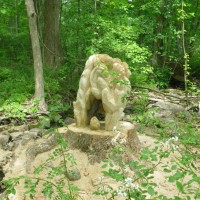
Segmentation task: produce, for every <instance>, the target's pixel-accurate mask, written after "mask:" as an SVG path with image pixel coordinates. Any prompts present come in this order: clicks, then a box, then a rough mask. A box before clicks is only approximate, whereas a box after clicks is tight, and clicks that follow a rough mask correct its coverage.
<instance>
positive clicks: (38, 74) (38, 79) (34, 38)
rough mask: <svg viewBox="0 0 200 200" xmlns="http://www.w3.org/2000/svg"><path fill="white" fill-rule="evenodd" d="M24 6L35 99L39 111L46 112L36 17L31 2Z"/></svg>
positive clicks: (26, 1) (31, 0)
mask: <svg viewBox="0 0 200 200" xmlns="http://www.w3.org/2000/svg"><path fill="white" fill-rule="evenodd" d="M25 4H26V9H27V14H28V19H29V29H30V35H31V43H32V51H33V60H34V75H35V99H37V100H39V105H38V108H39V110H40V111H44V112H45V111H46V110H47V105H46V103H45V98H44V80H43V64H42V56H41V49H40V43H39V34H38V27H37V16H36V12H35V8H34V3H33V0H25Z"/></svg>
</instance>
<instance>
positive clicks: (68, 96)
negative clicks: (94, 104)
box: [0, 0, 200, 109]
mask: <svg viewBox="0 0 200 200" xmlns="http://www.w3.org/2000/svg"><path fill="white" fill-rule="evenodd" d="M33 3H34V8H35V12H36V20H37V28H38V33H39V42H40V48H41V52H42V53H41V55H42V63H43V70H44V82H45V83H44V85H45V86H44V89H45V98H46V101H47V104H48V105H53V104H57V105H59V106H60V107H62V106H63V108H62V109H64V107H65V106H64V105H66V104H68V105H69V104H70V102H72V100H73V99H74V98H75V96H76V91H77V88H78V81H79V78H80V75H81V73H82V71H83V69H84V65H85V62H86V60H87V59H88V57H89V56H90V55H92V54H99V53H103V54H108V55H110V56H112V57H119V58H120V59H121V60H123V61H125V62H127V63H128V65H129V67H130V70H131V72H132V75H131V83H132V85H133V86H134V85H135V86H136V85H140V86H141V85H143V86H148V87H154V88H155V87H157V88H159V89H163V88H168V87H178V88H182V89H185V90H187V91H186V92H188V91H193V92H198V91H199V89H198V84H199V79H200V67H199V65H200V5H199V4H200V2H199V0H184V1H183V0H174V1H166V0H152V1H147V0H142V1H141V0H112V1H110V0H87V1H86V0H76V1H75V0H63V1H61V0H34V1H33ZM29 28H30V26H29V24H28V17H27V10H26V6H25V2H24V1H23V0H9V1H8V0H5V1H2V2H1V6H0V59H1V62H0V97H1V98H0V105H1V106H2V107H3V108H5V107H6V106H7V105H8V104H9V105H11V104H12V103H14V106H15V107H16V106H19V105H18V103H19V104H20V103H21V102H25V101H26V100H28V99H31V98H32V97H33V95H34V68H33V56H32V47H31V37H30V32H29Z"/></svg>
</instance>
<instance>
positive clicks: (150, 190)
mask: <svg viewBox="0 0 200 200" xmlns="http://www.w3.org/2000/svg"><path fill="white" fill-rule="evenodd" d="M147 192H148V193H149V194H150V195H154V194H156V192H155V191H154V189H153V188H152V187H151V186H150V187H148V188H147Z"/></svg>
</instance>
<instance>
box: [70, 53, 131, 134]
mask: <svg viewBox="0 0 200 200" xmlns="http://www.w3.org/2000/svg"><path fill="white" fill-rule="evenodd" d="M130 75H131V72H130V71H129V69H128V65H127V63H125V62H122V61H121V60H120V59H118V58H112V57H110V56H108V55H106V54H96V55H92V56H90V58H89V59H88V60H87V62H86V65H85V69H84V71H83V73H82V76H81V79H80V82H79V89H78V93H77V99H76V101H75V102H73V106H74V116H75V120H76V126H77V127H86V126H89V124H90V120H91V119H92V118H93V117H94V116H95V114H96V113H97V112H98V110H99V109H101V108H103V111H104V112H105V130H107V131H110V130H113V127H114V126H116V127H117V125H118V123H119V121H120V120H121V119H122V117H123V116H124V113H123V110H124V108H125V105H126V101H125V98H124V97H125V96H126V94H127V93H128V91H130V82H129V79H128V78H129V76H130ZM91 121H95V120H91Z"/></svg>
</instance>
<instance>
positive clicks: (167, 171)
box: [163, 168, 171, 173]
mask: <svg viewBox="0 0 200 200" xmlns="http://www.w3.org/2000/svg"><path fill="white" fill-rule="evenodd" d="M163 171H164V172H166V173H170V172H171V170H169V169H166V168H165V169H164V170H163Z"/></svg>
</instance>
